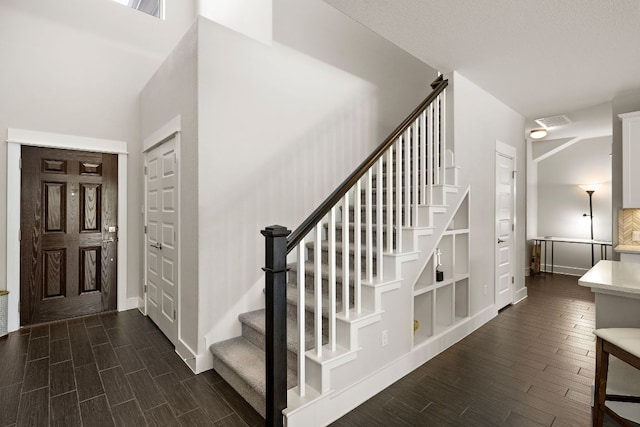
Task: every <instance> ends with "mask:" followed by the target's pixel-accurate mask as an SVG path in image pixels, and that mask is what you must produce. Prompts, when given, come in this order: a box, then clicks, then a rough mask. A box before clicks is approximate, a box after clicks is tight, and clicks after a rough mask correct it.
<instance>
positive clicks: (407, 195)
mask: <svg viewBox="0 0 640 427" xmlns="http://www.w3.org/2000/svg"><path fill="white" fill-rule="evenodd" d="M404 135H405V136H404V141H405V143H404V209H403V211H402V212H403V214H404V221H403V223H402V225H404V226H405V227H411V127H409V128H407V130H406V131H405V132H404Z"/></svg>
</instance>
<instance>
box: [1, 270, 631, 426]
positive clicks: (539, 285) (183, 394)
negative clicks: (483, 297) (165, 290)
mask: <svg viewBox="0 0 640 427" xmlns="http://www.w3.org/2000/svg"><path fill="white" fill-rule="evenodd" d="M527 287H528V293H529V297H528V298H527V299H526V300H525V301H523V302H521V303H520V304H517V305H515V306H513V307H510V308H507V309H505V310H503V311H502V312H501V313H500V314H499V315H498V317H496V318H495V319H493V320H492V321H491V322H489V323H487V324H486V325H484V326H483V327H481V328H480V329H479V330H477V331H476V332H474V333H473V334H471V335H470V336H468V337H467V338H465V339H464V340H462V341H461V342H459V343H458V344H456V345H454V346H452V347H451V348H450V349H448V350H446V351H445V352H443V353H442V354H440V355H439V356H437V357H435V358H434V359H432V360H430V361H429V362H427V363H426V364H424V365H423V366H421V367H420V368H418V369H417V370H415V371H414V372H412V373H410V374H409V375H407V376H406V377H404V378H402V379H401V380H399V381H398V382H396V383H394V384H393V385H391V386H390V387H388V388H387V389H385V390H383V391H382V392H380V393H379V394H377V395H376V396H374V397H373V398H372V399H370V400H369V401H367V402H365V403H364V404H362V405H361V406H359V407H358V408H356V409H355V410H353V411H352V412H350V413H349V414H347V415H346V416H344V417H343V418H341V419H340V420H338V421H336V422H335V423H334V425H335V426H358V427H360V426H407V425H410V426H522V427H527V426H540V425H542V426H555V427H558V426H588V425H590V423H591V421H590V420H591V415H590V407H589V393H590V390H589V387H590V384H591V381H592V378H593V375H594V372H593V370H594V353H593V349H594V339H593V335H592V330H593V326H594V303H593V295H592V294H591V292H590V291H589V289H586V288H582V287H579V286H578V285H577V278H576V277H571V276H562V275H558V274H556V275H553V276H552V275H546V276H544V275H543V276H537V277H536V278H534V279H527ZM0 364H1V365H0V426H7V425H18V426H23V425H32V426H65V427H66V426H81V425H84V426H92V427H93V426H103V425H105V426H113V425H118V426H136V427H141V426H144V425H149V426H156V425H159V426H163V425H166V426H174V425H175V426H200V425H202V426H211V425H213V426H256V425H262V424H263V420H262V418H260V416H259V415H258V414H257V413H256V412H255V411H254V410H253V409H252V408H251V407H250V406H249V405H248V404H247V403H246V402H244V401H243V400H242V398H241V397H240V396H239V395H238V394H237V393H236V392H235V391H233V389H231V387H230V386H229V385H228V384H227V383H226V382H225V381H224V380H222V378H220V376H219V375H217V374H216V373H215V371H208V372H205V373H203V374H200V375H194V374H193V373H192V372H191V371H190V370H189V369H188V368H187V367H186V366H185V365H184V364H183V362H182V361H181V360H179V358H178V356H177V355H176V354H175V352H174V351H173V348H172V347H171V345H170V343H169V342H168V340H167V339H166V338H165V337H164V336H163V335H162V334H161V333H160V331H159V330H158V329H157V327H156V326H155V325H154V324H153V323H152V322H151V321H149V320H148V319H147V318H145V317H144V316H142V315H141V314H140V313H139V312H138V311H137V310H131V311H127V312H122V313H109V314H104V315H97V316H91V317H86V318H83V319H74V320H70V321H67V322H61V323H55V324H51V325H45V326H41V327H34V328H31V329H26V330H22V331H20V332H17V333H13V334H10V335H9V337H8V338H5V339H2V340H0ZM605 425H607V426H609V425H610V426H613V425H615V424H614V423H612V422H611V421H609V420H607V422H606V423H605ZM634 425H635V426H637V424H634Z"/></svg>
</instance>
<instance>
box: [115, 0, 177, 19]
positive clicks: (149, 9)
mask: <svg viewBox="0 0 640 427" xmlns="http://www.w3.org/2000/svg"><path fill="white" fill-rule="evenodd" d="M113 1H115V2H117V3H120V4H122V5H125V6H128V7H130V8H132V9H136V10H139V11H140V12H144V13H147V14H149V15H151V16H155V17H156V18H160V19H164V13H163V7H162V3H163V0H113Z"/></svg>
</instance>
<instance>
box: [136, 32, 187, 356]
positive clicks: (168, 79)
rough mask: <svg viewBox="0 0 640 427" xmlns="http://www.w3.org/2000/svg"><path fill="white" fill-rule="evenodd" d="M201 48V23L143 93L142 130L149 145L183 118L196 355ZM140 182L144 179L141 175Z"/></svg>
mask: <svg viewBox="0 0 640 427" xmlns="http://www.w3.org/2000/svg"><path fill="white" fill-rule="evenodd" d="M197 49H198V25H197V21H196V23H194V24H193V26H192V27H191V29H189V31H187V33H186V34H185V36H184V37H183V39H182V40H181V42H180V43H179V44H178V46H177V47H176V48H175V49H174V50H173V51H172V52H171V53H170V54H169V57H168V58H167V59H166V60H165V61H164V62H163V64H162V65H161V66H160V68H159V69H158V71H157V72H156V73H155V74H154V75H153V77H152V78H151V80H150V81H149V83H148V84H147V85H146V86H145V88H144V89H143V90H142V92H141V93H140V131H141V135H142V139H143V141H144V140H147V139H148V138H149V137H150V135H152V134H154V133H155V132H156V131H157V130H158V129H161V128H162V127H163V126H164V125H165V124H166V123H168V122H170V121H171V120H172V119H174V118H175V117H177V116H180V152H179V158H180V166H179V167H180V170H179V174H180V207H179V212H180V215H181V223H180V225H179V238H178V240H179V241H180V246H179V247H180V255H179V257H180V263H179V275H180V291H179V298H178V303H179V309H178V315H179V319H178V326H179V329H178V340H179V341H180V343H182V344H184V345H185V346H187V347H188V348H189V349H190V350H191V351H192V352H195V349H196V348H197V345H198V253H197V248H198V245H197V242H198V227H197V224H198V181H197V178H198V169H197V167H198V160H197V159H198V111H197V108H198V107H197V99H198V93H197V88H198V70H197V67H198V65H197V64H198V61H197ZM157 142H159V141H153V143H157ZM139 179H141V180H142V179H144V178H143V177H142V176H141V175H140V174H139ZM178 347H179V346H178ZM181 354H182V353H181Z"/></svg>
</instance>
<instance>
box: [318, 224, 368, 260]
mask: <svg viewBox="0 0 640 427" xmlns="http://www.w3.org/2000/svg"><path fill="white" fill-rule="evenodd" d="M373 231H374V232H373V233H371V234H372V236H373V234H374V233H375V230H373ZM374 240H375V239H374ZM374 243H375V242H374ZM335 244H336V253H337V254H342V248H343V246H344V244H343V242H342V241H337V240H336V242H335ZM305 246H306V247H307V249H313V248H314V246H315V243H314V242H308V243H306V244H305ZM320 248H321V249H322V250H323V251H328V250H329V241H328V240H322V241H320ZM366 248H367V245H366V244H365V243H364V242H362V244H361V245H360V253H361V254H362V256H363V257H364V256H365V254H366V253H367V251H366ZM355 252H356V248H355V245H354V244H353V243H349V253H350V254H351V255H353V254H355ZM376 252H377V251H376V247H375V246H374V247H373V258H375V257H376Z"/></svg>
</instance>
